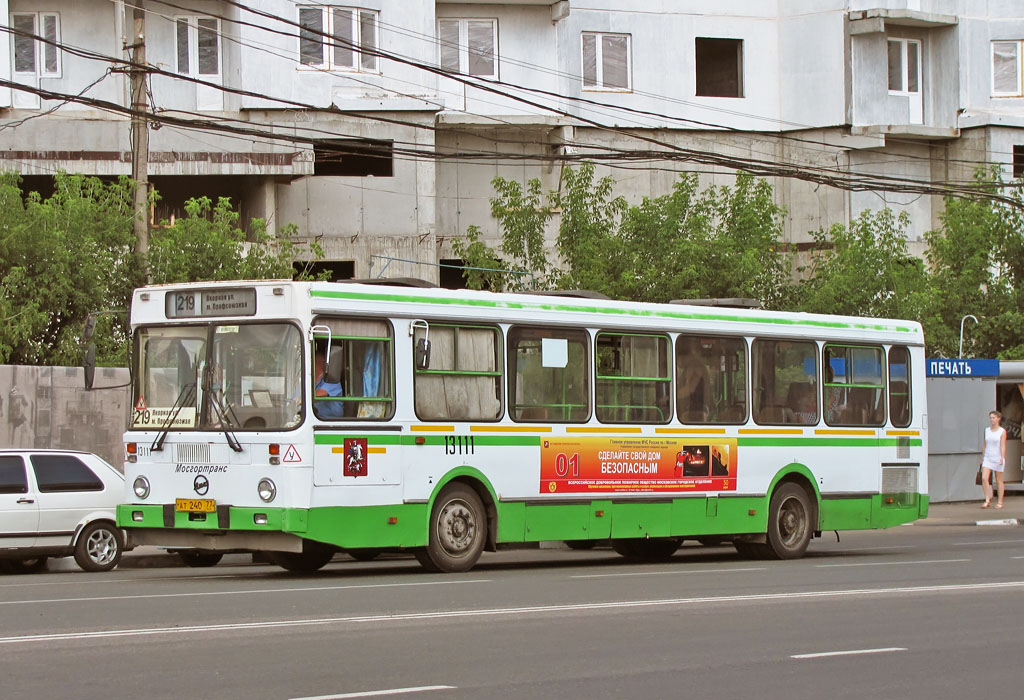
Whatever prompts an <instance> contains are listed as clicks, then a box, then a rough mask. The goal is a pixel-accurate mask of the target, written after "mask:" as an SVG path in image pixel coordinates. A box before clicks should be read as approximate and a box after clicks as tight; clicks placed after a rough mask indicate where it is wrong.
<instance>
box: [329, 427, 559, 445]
mask: <svg viewBox="0 0 1024 700" xmlns="http://www.w3.org/2000/svg"><path fill="white" fill-rule="evenodd" d="M452 434H453V435H456V434H457V435H460V436H462V437H471V438H473V443H472V444H473V445H475V446H477V447H509V446H526V447H539V446H540V436H537V435H479V434H476V433H474V434H472V435H468V434H467V433H465V432H462V433H459V432H458V431H456V432H455V433H452ZM546 437H550V436H549V435H548V436H546ZM346 438H348V439H351V438H366V444H367V445H368V446H370V445H374V446H376V445H416V440H417V439H422V440H423V442H422V443H421V445H444V444H445V435H377V434H369V435H364V434H358V433H352V434H351V435H317V436H315V438H314V442H315V444H317V445H344V444H345V440H346ZM463 449H465V445H464V446H463Z"/></svg>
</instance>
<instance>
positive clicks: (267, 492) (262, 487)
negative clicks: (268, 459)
mask: <svg viewBox="0 0 1024 700" xmlns="http://www.w3.org/2000/svg"><path fill="white" fill-rule="evenodd" d="M256 491H257V492H258V493H259V494H260V500H261V501H263V502H264V503H270V502H271V501H272V500H274V497H275V496H277V486H275V485H274V482H273V481H271V480H270V479H260V483H258V484H257V485H256Z"/></svg>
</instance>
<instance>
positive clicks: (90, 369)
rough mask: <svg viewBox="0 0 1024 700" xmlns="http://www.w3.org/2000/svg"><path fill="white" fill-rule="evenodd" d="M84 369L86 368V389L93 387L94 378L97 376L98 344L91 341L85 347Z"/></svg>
mask: <svg viewBox="0 0 1024 700" xmlns="http://www.w3.org/2000/svg"><path fill="white" fill-rule="evenodd" d="M82 369H83V370H85V390H86V391H89V390H91V389H92V382H93V379H95V378H96V344H95V343H89V346H88V347H87V348H86V349H85V359H83V360H82Z"/></svg>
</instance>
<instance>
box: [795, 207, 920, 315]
mask: <svg viewBox="0 0 1024 700" xmlns="http://www.w3.org/2000/svg"><path fill="white" fill-rule="evenodd" d="M909 225H910V217H909V216H908V215H907V213H906V212H901V213H900V214H899V215H896V214H894V213H893V211H892V210H891V209H882V210H881V211H876V212H871V211H867V210H866V211H864V212H862V213H861V215H860V216H858V217H857V218H856V219H854V220H853V221H851V222H850V225H849V226H845V225H843V224H834V225H833V226H832V227H831V228H830V229H828V230H827V231H826V230H824V229H820V230H818V231H817V232H816V233H813V234H812V235H813V238H814V242H815V244H816V245H815V249H814V252H813V254H812V257H811V262H810V264H809V265H807V266H804V267H801V268H800V269H799V271H800V272H801V273H805V274H807V273H809V276H808V277H806V278H805V279H803V280H802V281H800V282H798V283H795V284H794V285H792V286H791V287H790V289H789V293H788V296H789V299H788V302H787V305H788V306H789V307H791V308H793V309H795V310H800V311H809V312H813V313H830V314H847V315H850V316H876V317H882V318H910V319H921V318H922V316H923V313H924V308H925V306H926V305H927V294H928V275H927V273H926V271H925V269H924V265H923V263H922V261H921V260H919V259H917V258H915V257H914V256H912V255H910V254H909V253H908V252H907V238H906V229H907V227H908V226H909Z"/></svg>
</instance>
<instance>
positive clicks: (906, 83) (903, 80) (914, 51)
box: [889, 39, 921, 95]
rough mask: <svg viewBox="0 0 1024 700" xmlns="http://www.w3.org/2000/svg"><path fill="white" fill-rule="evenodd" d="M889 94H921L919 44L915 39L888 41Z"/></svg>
mask: <svg viewBox="0 0 1024 700" xmlns="http://www.w3.org/2000/svg"><path fill="white" fill-rule="evenodd" d="M889 92H890V93H894V94H900V95H910V94H917V93H919V92H921V42H920V41H918V40H917V39H889Z"/></svg>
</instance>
